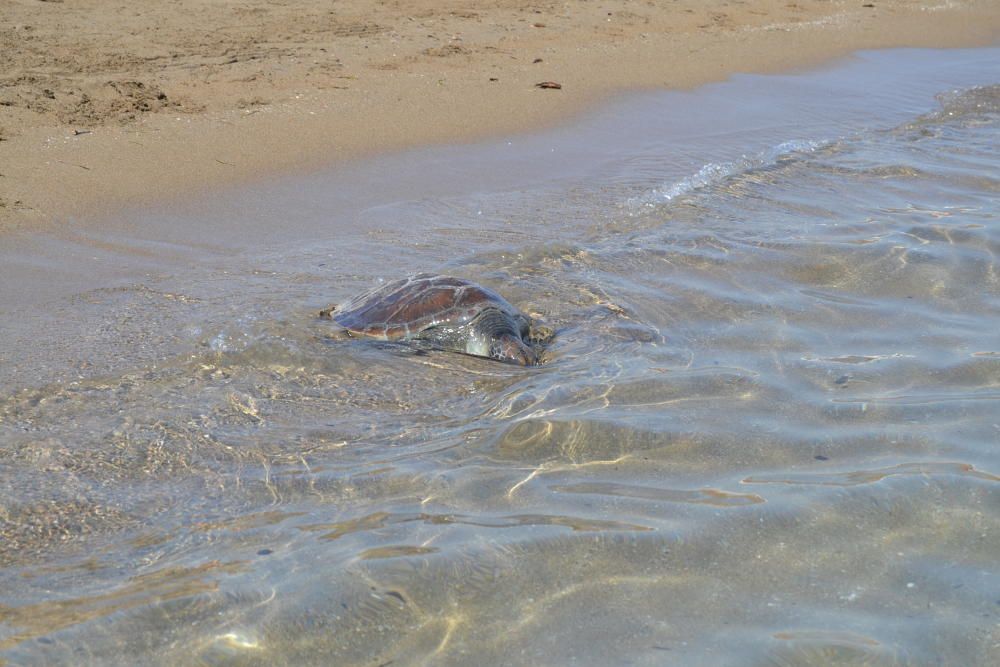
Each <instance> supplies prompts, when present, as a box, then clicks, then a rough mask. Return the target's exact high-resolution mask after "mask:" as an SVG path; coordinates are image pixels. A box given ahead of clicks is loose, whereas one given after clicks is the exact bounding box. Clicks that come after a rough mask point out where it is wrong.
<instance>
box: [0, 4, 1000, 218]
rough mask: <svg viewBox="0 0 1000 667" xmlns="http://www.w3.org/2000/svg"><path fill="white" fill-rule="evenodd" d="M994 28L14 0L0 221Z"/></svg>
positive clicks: (874, 11)
mask: <svg viewBox="0 0 1000 667" xmlns="http://www.w3.org/2000/svg"><path fill="white" fill-rule="evenodd" d="M998 33H1000V4H998V3H996V2H995V1H994V0H948V1H942V2H915V1H908V0H874V1H873V2H866V1H864V0H851V1H842V0H834V1H829V0H798V1H797V2H786V1H785V0H758V1H754V2H739V1H735V0H729V1H726V0H708V1H703V0H677V1H674V2H647V1H645V0H643V1H640V0H606V1H604V2H586V1H583V0H572V1H569V2H549V1H544V0H543V1H539V2H527V1H525V0H495V1H493V2H489V3H473V2H458V1H456V0H398V1H396V2H392V3H382V2H372V1H371V0H344V1H340V2H334V3H331V2H329V1H328V0H301V1H299V2H295V3H281V2H271V1H265V0H244V1H242V2H238V3H236V2H222V3H220V2H215V1H213V0H173V1H172V2H156V3H142V4H141V5H136V4H135V3H131V2H125V1H124V0H74V1H73V2H62V0H48V1H40V0H10V1H9V2H7V3H5V5H4V9H3V11H2V12H0V229H8V230H9V229H13V228H19V227H25V226H28V227H35V226H38V225H44V224H48V223H53V222H55V223H58V222H60V221H63V220H65V219H67V218H75V219H79V218H86V217H89V216H95V215H102V214H106V213H108V212H109V211H112V210H115V209H117V208H120V207H122V206H126V205H135V204H144V203H149V202H152V201H154V200H162V199H169V198H171V197H176V196H178V195H181V194H184V193H187V192H192V191H196V190H202V189H205V188H209V187H213V186H218V185H222V184H227V183H235V182H240V181H249V180H252V179H255V178H260V177H263V176H266V175H268V174H273V173H281V172H288V171H292V170H299V169H310V168H314V167H316V166H318V165H321V164H327V163H330V162H334V161H337V160H342V159H345V158H350V157H357V156H362V155H367V154H372V153H375V152H379V151H385V150H391V149H399V148H404V147H410V146H416V145H421V144H428V143H435V142H456V141H465V140H470V139H475V138H482V137H485V136H488V135H496V134H499V133H509V132H515V131H519V130H523V129H527V128H531V127H538V126H543V125H551V124H555V123H558V122H560V121H563V120H565V119H566V118H567V117H568V116H569V115H570V114H573V113H575V112H578V111H579V110H580V109H582V108H584V107H585V106H586V105H588V104H591V103H593V102H595V101H598V100H600V99H603V98H606V97H607V96H608V95H609V94H611V93H613V92H615V91H621V90H626V89H637V88H658V87H690V86H694V85H698V84H701V83H705V82H709V81H715V80H721V79H724V78H726V77H727V76H728V75H730V74H732V73H734V72H764V71H773V70H778V69H786V68H793V67H799V66H805V65H810V64H815V63H817V62H820V61H822V60H823V59H828V58H831V57H834V56H838V55H842V54H846V53H848V52H850V51H852V50H856V49H860V48H876V47H893V46H934V47H947V46H965V45H979V44H986V43H990V42H991V41H992V40H995V39H996V37H997V35H998ZM542 82H554V83H557V84H559V86H561V87H558V88H557V87H546V88H542V87H538V86H537V84H539V83H542Z"/></svg>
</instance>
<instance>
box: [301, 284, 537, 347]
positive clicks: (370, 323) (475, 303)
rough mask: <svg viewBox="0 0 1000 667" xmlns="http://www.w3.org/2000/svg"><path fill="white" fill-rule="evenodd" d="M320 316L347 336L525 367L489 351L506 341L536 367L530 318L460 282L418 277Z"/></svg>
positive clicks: (495, 296) (487, 292)
mask: <svg viewBox="0 0 1000 667" xmlns="http://www.w3.org/2000/svg"><path fill="white" fill-rule="evenodd" d="M320 315H321V316H324V317H330V318H332V319H333V320H335V321H336V322H337V323H338V324H339V325H340V326H342V327H344V329H345V330H346V331H347V333H348V334H350V335H353V336H366V337H370V338H375V339H378V340H389V341H414V340H424V341H429V342H431V343H432V344H434V345H435V346H437V347H440V348H443V349H451V350H456V351H459V352H465V353H468V354H474V355H477V356H486V357H493V358H498V359H502V360H504V361H515V363H525V362H524V361H522V360H520V359H511V358H509V356H505V355H504V354H503V353H497V352H496V350H495V347H496V345H497V344H498V343H497V340H498V339H500V338H501V337H503V336H512V337H513V338H514V339H515V341H514V344H515V346H517V347H520V346H522V345H523V346H524V347H525V348H526V355H527V357H528V359H527V362H526V363H529V364H533V363H537V351H536V345H537V344H538V343H539V341H538V340H536V339H537V338H539V337H538V336H537V335H536V336H535V337H534V338H533V337H532V333H533V332H532V329H531V320H530V318H528V317H527V316H525V315H524V314H522V313H521V312H520V311H519V310H518V309H517V308H515V307H514V306H512V305H511V304H510V303H508V302H507V300H506V299H504V298H503V297H502V296H500V295H499V294H497V293H496V292H494V291H493V290H491V289H489V288H486V287H483V286H482V285H477V284H476V283H473V282H471V281H468V280H463V279H461V278H454V277H451V276H442V275H434V274H429V273H421V274H418V275H415V276H412V277H409V278H403V279H401V280H395V281H393V282H390V283H387V284H385V285H383V286H381V287H378V288H376V289H373V290H371V291H369V292H366V293H364V294H361V295H360V296H357V297H355V298H353V299H350V300H348V301H346V302H344V303H342V304H340V305H339V306H336V307H335V308H330V309H328V310H325V311H322V312H321V313H320ZM518 356H520V354H519V353H518Z"/></svg>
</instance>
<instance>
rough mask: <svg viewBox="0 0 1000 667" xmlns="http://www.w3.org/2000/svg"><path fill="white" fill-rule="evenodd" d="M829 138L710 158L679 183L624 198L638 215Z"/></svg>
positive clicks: (808, 149)
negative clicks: (730, 157)
mask: <svg viewBox="0 0 1000 667" xmlns="http://www.w3.org/2000/svg"><path fill="white" fill-rule="evenodd" d="M830 143H831V142H830V141H829V140H823V141H814V140H795V141H785V142H782V143H780V144H778V145H777V146H772V147H770V148H767V149H765V150H763V151H760V152H758V153H755V154H752V155H743V156H741V157H740V158H739V159H738V160H733V161H731V162H709V163H708V164H706V165H704V166H703V167H702V168H701V169H699V170H698V171H697V172H696V173H694V174H692V175H691V176H688V177H687V178H684V179H682V180H680V181H677V182H676V183H672V184H670V185H666V186H663V187H659V188H654V189H653V190H650V191H649V192H645V193H643V194H641V195H638V196H635V197H631V198H629V199H628V200H627V201H626V202H625V209H626V210H627V211H628V213H629V215H637V214H639V213H640V212H642V211H643V210H644V209H649V208H654V207H656V206H658V205H660V204H663V203H666V202H669V201H671V200H673V199H676V198H677V197H680V196H682V195H686V194H688V193H691V192H694V191H695V190H699V189H701V188H704V187H706V186H709V185H714V184H716V183H721V182H723V181H724V180H726V179H727V178H730V177H732V176H735V175H737V174H745V173H748V172H750V171H753V170H755V169H761V168H763V167H769V166H771V165H774V164H777V163H778V161H779V160H781V159H782V158H787V157H789V156H792V155H796V154H807V153H812V152H814V151H816V150H818V149H820V148H823V147H825V146H829V145H830Z"/></svg>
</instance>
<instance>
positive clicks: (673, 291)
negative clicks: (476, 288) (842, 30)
mask: <svg viewBox="0 0 1000 667" xmlns="http://www.w3.org/2000/svg"><path fill="white" fill-rule="evenodd" d="M998 64H1000V51H998V50H997V49H979V50H970V51H951V52H938V51H894V52H885V53H868V54H861V55H859V56H858V57H856V58H854V59H852V60H850V61H846V62H843V63H840V64H839V65H838V66H837V67H834V68H830V69H828V70H825V71H822V72H814V73H807V74H796V75H788V76H780V77H761V76H745V77H737V78H736V79H734V80H733V81H731V82H727V83H725V84H720V85H717V86H710V87H707V88H705V89H702V90H699V91H696V92H693V93H672V94H658V95H644V96H640V97H636V98H630V99H629V100H626V101H623V102H621V103H616V104H615V105H613V106H610V107H608V108H607V109H605V110H604V111H602V112H599V113H596V114H594V115H592V116H590V117H588V118H586V119H583V120H582V121H580V122H578V123H577V124H575V125H573V126H572V127H569V128H567V129H565V130H560V131H558V132H553V133H547V134H544V135H536V136H531V137H518V138H512V139H510V140H509V142H507V141H505V142H501V143H499V144H488V145H477V146H466V147H450V148H442V149H433V150H427V151H417V152H413V153H408V154H405V155H402V156H394V157H392V158H385V159H382V160H377V161H374V162H371V163H365V164H361V165H354V166H351V167H349V168H342V169H339V170H334V171H331V172H328V173H323V174H318V175H316V176H313V177H309V178H300V179H289V180H287V181H282V182H279V183H273V184H268V185H263V184H262V185H261V186H260V187H258V188H255V189H253V190H252V191H234V192H228V193H222V194H220V195H218V196H217V197H213V198H211V199H209V200H200V201H194V202H189V203H186V204H185V205H183V206H181V205H177V206H175V207H172V208H169V209H162V210H154V211H142V212H134V213H131V214H129V215H127V216H123V217H122V218H121V219H120V220H114V221H108V222H107V224H106V225H104V226H103V227H94V226H88V225H84V224H78V225H75V224H69V225H68V226H67V227H66V228H65V229H64V230H62V231H60V232H58V233H38V234H36V235H33V236H22V237H19V238H15V239H12V240H11V242H10V243H9V244H8V245H7V248H6V250H5V251H4V253H5V254H4V263H3V266H4V268H3V269H2V271H3V277H4V279H5V282H4V284H5V285H7V286H10V285H13V284H15V283H12V282H11V279H12V278H16V279H17V280H19V281H21V283H19V284H18V286H17V288H16V289H9V288H7V287H5V291H4V293H3V294H0V306H2V308H3V310H2V318H3V326H4V333H3V340H4V350H3V351H2V352H0V381H2V382H3V383H4V384H3V386H4V390H3V392H2V393H0V499H2V503H0V590H3V591H4V593H3V595H2V598H0V661H3V660H6V661H8V662H9V663H10V664H51V663H53V662H63V663H68V664H90V663H93V664H138V663H146V664H148V663H153V664H268V665H272V664H341V665H351V664H357V665H376V664H379V665H381V664H435V665H438V664H442V665H447V664H456V665H460V664H496V665H502V664H509V665H527V664H570V663H572V664H583V665H605V664H638V665H647V664H648V665H662V664H675V663H676V664H686V665H687V664H690V665H758V664H759V665H801V664H859V665H860V664H865V665H936V664H962V665H987V664H991V658H990V656H991V655H993V656H995V652H996V646H997V641H998V636H997V634H996V632H997V631H996V628H997V612H998V610H1000V595H998V591H1000V576H998V568H997V554H998V553H1000V539H998V532H997V528H998V520H1000V511H998V510H1000V508H998V500H1000V497H998V486H997V483H998V482H1000V477H998V475H1000V460H998V448H997V445H998V443H1000V422H998V417H997V415H998V414H1000V334H998V333H997V332H998V331H1000V275H998V272H1000V267H998V253H1000V205H998V201H1000V179H998V177H997V174H1000V153H998V151H997V149H996V147H997V146H998V145H1000V85H998V84H1000V81H998V80H997V72H998V71H1000V70H998V68H997V65H998ZM872 91H876V92H872ZM935 96H937V99H935ZM276 221H280V224H276ZM420 270H430V271H439V272H447V273H452V274H455V275H460V276H463V277H468V278H474V279H477V280H480V281H482V282H483V283H484V284H486V285H488V286H490V287H492V288H495V289H497V290H498V291H500V292H501V293H503V294H504V295H506V296H507V298H508V299H509V300H511V301H512V302H513V303H515V304H518V305H519V306H520V307H522V308H523V309H524V310H525V311H526V312H528V313H530V314H532V315H534V316H536V317H539V318H542V319H544V320H545V321H546V322H547V323H548V324H549V325H551V326H553V327H555V328H556V329H557V332H558V335H557V338H556V340H555V342H554V344H553V345H552V346H551V348H550V349H549V350H548V352H547V360H546V363H545V364H544V365H542V366H541V367H538V368H533V369H523V368H517V367H512V366H506V365H502V364H497V363H495V362H491V361H489V360H482V359H477V358H473V357H467V356H462V355H456V354H449V353H429V354H428V353H416V352H414V351H412V350H409V349H407V348H405V347H398V346H392V345H384V344H373V343H370V342H365V341H348V342H344V341H339V340H334V339H332V338H331V337H329V336H328V333H329V329H328V326H329V325H328V323H325V322H324V321H322V320H319V319H317V318H316V317H315V313H316V312H317V311H318V310H319V309H320V308H322V307H324V306H326V305H328V304H329V303H331V302H337V301H340V300H343V299H345V298H347V297H349V296H351V295H353V294H354V293H356V292H358V291H360V290H363V289H367V288H369V287H371V286H372V285H375V284H378V282H379V281H381V280H389V279H393V278H396V277H399V276H401V275H405V274H407V273H410V272H415V271H420Z"/></svg>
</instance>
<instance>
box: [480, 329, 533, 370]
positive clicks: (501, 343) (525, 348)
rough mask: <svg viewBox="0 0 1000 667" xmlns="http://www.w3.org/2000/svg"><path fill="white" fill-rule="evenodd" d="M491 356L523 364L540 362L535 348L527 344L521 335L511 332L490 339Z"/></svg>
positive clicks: (528, 364)
mask: <svg viewBox="0 0 1000 667" xmlns="http://www.w3.org/2000/svg"><path fill="white" fill-rule="evenodd" d="M490 357H492V358H493V359H496V360H497V361H505V362H507V363H509V364H520V365H522V366H534V365H535V364H537V363H538V355H537V354H535V350H534V349H532V348H531V346H530V345H526V344H525V342H524V341H523V340H521V337H520V336H517V335H515V334H511V333H504V334H500V335H499V336H497V337H495V338H494V339H493V340H492V341H490Z"/></svg>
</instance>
